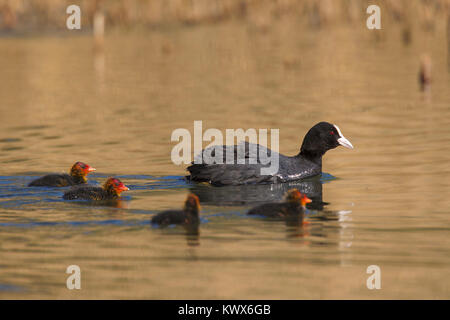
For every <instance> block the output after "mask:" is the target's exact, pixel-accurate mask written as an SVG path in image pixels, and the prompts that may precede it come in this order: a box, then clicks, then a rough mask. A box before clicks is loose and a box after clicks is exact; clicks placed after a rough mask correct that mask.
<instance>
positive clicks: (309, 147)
mask: <svg viewBox="0 0 450 320" xmlns="http://www.w3.org/2000/svg"><path fill="white" fill-rule="evenodd" d="M339 145H341V146H344V147H346V148H350V149H353V145H352V144H351V143H350V141H348V140H347V139H346V138H345V137H344V136H343V135H342V133H341V130H340V129H339V127H338V126H336V125H333V124H331V123H328V122H320V123H318V124H316V125H315V126H314V127H312V128H311V129H309V131H308V133H307V134H306V135H305V138H304V139H303V143H302V146H301V149H300V152H299V153H298V154H297V155H295V156H292V157H291V156H285V155H282V154H278V153H275V152H274V151H272V150H270V149H267V148H265V147H263V146H261V145H259V144H256V145H255V144H250V143H248V142H245V143H244V148H245V152H244V157H245V159H240V160H244V161H245V163H243V164H237V161H236V160H237V158H238V146H236V145H234V146H219V148H223V151H222V152H223V162H222V163H221V164H220V163H216V162H213V163H211V164H207V163H204V162H203V163H197V164H196V163H194V162H192V165H191V166H189V167H188V168H187V170H188V171H189V172H190V174H191V175H190V176H189V177H188V178H189V179H190V180H192V181H199V182H209V183H211V184H212V185H216V186H223V185H241V184H256V183H280V182H288V181H295V180H300V179H303V178H307V177H312V176H315V175H318V174H321V173H322V156H323V155H324V154H325V152H327V151H328V150H330V149H334V148H336V147H337V146H339ZM216 147H217V146H216ZM210 148H215V146H212V147H209V148H206V149H204V150H202V153H201V154H200V155H198V157H200V156H201V157H202V159H205V158H206V157H208V156H209V155H211V156H212V157H214V156H215V150H213V149H210ZM211 150H213V151H211ZM227 152H231V154H233V156H234V164H227V163H226V154H227ZM260 154H267V155H268V157H270V158H275V157H278V171H277V172H275V173H274V174H269V175H262V174H261V169H262V168H264V167H269V166H270V164H264V163H263V161H262V160H261V159H260Z"/></svg>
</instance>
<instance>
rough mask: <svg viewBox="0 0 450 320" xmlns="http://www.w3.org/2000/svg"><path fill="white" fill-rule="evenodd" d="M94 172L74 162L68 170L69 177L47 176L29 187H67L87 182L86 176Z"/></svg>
mask: <svg viewBox="0 0 450 320" xmlns="http://www.w3.org/2000/svg"><path fill="white" fill-rule="evenodd" d="M92 171H95V168H92V167H91V166H89V165H87V164H85V163H83V162H79V161H78V162H76V163H75V164H74V165H73V166H72V168H71V169H70V175H69V174H66V173H62V174H57V173H55V174H48V175H45V176H43V177H40V178H38V179H36V180H33V181H31V182H30V183H29V184H28V186H29V187H67V186H74V185H77V184H83V183H86V182H87V178H86V176H87V175H88V174H89V173H90V172H92Z"/></svg>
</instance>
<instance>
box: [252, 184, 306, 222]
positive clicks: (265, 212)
mask: <svg viewBox="0 0 450 320" xmlns="http://www.w3.org/2000/svg"><path fill="white" fill-rule="evenodd" d="M309 202H311V199H309V198H308V197H307V196H306V195H305V194H303V193H301V192H300V191H298V190H297V189H291V190H289V191H288V192H286V200H285V201H284V202H273V203H265V204H262V205H259V206H257V207H254V208H252V209H250V210H249V211H248V212H247V214H250V215H259V216H264V217H267V218H282V219H286V218H295V217H298V218H299V219H300V221H303V216H304V213H305V206H306V204H307V203H309Z"/></svg>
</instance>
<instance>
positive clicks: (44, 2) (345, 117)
mask: <svg viewBox="0 0 450 320" xmlns="http://www.w3.org/2000/svg"><path fill="white" fill-rule="evenodd" d="M71 4H76V5H79V6H80V8H81V29H80V30H68V29H67V28H66V19H67V17H68V16H69V15H68V14H67V13H66V8H67V6H69V5H71ZM371 4H376V5H379V6H380V9H381V28H382V29H381V30H369V29H367V27H366V20H367V18H368V17H369V14H367V13H366V9H367V7H368V6H369V5H371ZM449 14H450V1H449V0H435V1H431V0H429V1H422V0H414V1H406V0H403V1H402V0H397V1H395V0H391V1H387V0H385V1H381V0H380V1H375V2H374V1H358V0H353V1H352V0H333V1H331V0H278V1H275V0H273V1H268V0H222V1H219V0H217V1H216V0H164V1H163V0H148V1H146V0H135V1H133V0H128V1H119V0H109V1H93V0H92V1H90V0H85V1H75V0H73V1H61V0H59V1H58V0H40V1H37V0H36V1H32V0H29V1H26V0H10V1H8V0H0V83H1V88H0V119H1V120H2V123H1V126H0V298H44V299H52V298H138V299H140V298H155V299H170V298H180V299H183V298H191V299H196V298H202V299H208V298H228V299H230V298H238V299H274V298H277V299H281V298H289V299H310V298H316V299H320V298H360V299H369V298H395V299H410V298H411V299H417V298H425V299H433V298H447V299H448V298H450V281H449V279H450V268H449V266H450V240H449V239H450V237H449V236H450V215H449V214H450V212H449V208H450V200H449V197H448V194H449V193H450V183H449V181H450V170H449V167H448V163H449V162H450V125H449V120H448V119H450V108H449V107H450V91H449V87H450V72H449V71H450V53H449V51H450V18H449ZM194 120H202V121H203V129H204V130H206V129H208V128H217V129H220V130H225V129H227V128H233V129H237V128H244V129H248V128H277V129H280V152H281V153H284V154H287V155H294V154H296V153H298V151H299V148H300V145H301V142H302V139H303V136H304V134H305V133H306V132H307V130H308V129H309V128H310V127H312V126H313V125H314V124H315V123H317V122H319V121H329V122H331V123H335V124H337V125H338V126H339V127H340V129H341V131H342V133H343V134H344V135H345V136H346V137H347V138H348V139H349V140H350V141H351V142H352V143H353V145H354V146H355V149H354V150H348V149H344V148H337V149H335V150H331V151H329V152H328V153H327V154H326V155H325V157H324V162H323V171H324V175H323V176H322V177H321V179H318V180H317V179H316V180H315V181H310V182H306V183H304V184H300V185H298V187H299V188H301V189H302V190H310V191H311V192H314V195H315V196H317V197H319V196H320V198H323V201H325V202H327V203H328V205H327V206H325V208H322V209H319V210H309V211H308V215H307V216H308V220H309V221H310V222H311V223H310V225H308V226H307V227H305V228H303V227H302V228H296V229H295V228H294V230H292V228H291V227H287V226H286V225H284V224H283V223H271V222H268V221H261V220H258V219H253V218H248V217H247V216H246V215H245V212H246V210H248V209H249V207H251V205H252V201H253V200H255V199H259V200H260V199H261V198H263V199H265V200H267V199H272V200H279V199H281V197H282V194H283V191H284V189H283V188H279V187H277V186H269V187H268V188H267V189H264V188H254V187H246V188H245V187H243V188H238V189H236V188H227V187H224V188H212V187H208V186H196V185H192V184H189V183H187V182H186V181H185V180H183V177H184V176H185V175H186V174H187V172H186V171H185V166H184V165H182V166H176V165H174V164H173V163H172V162H171V160H170V152H171V149H172V148H173V146H174V145H175V143H174V142H171V141H170V137H171V134H172V131H173V130H175V129H177V128H187V129H188V130H190V131H191V132H192V130H193V122H194ZM204 146H206V143H205V144H204ZM75 161H83V162H86V163H88V164H89V165H92V166H94V167H95V168H97V170H98V171H97V172H96V173H95V174H93V175H90V183H93V184H99V183H102V182H103V181H104V180H105V178H106V177H108V176H110V175H115V176H118V177H120V179H121V180H122V181H123V182H124V183H125V184H126V185H128V186H129V187H130V189H131V191H130V192H128V193H127V194H126V195H125V196H124V200H123V201H122V202H120V203H119V204H118V205H117V206H93V205H82V204H79V203H67V202H64V201H62V200H61V196H62V194H63V191H64V190H61V189H47V188H44V189H39V188H27V187H26V185H27V183H28V182H29V181H31V179H33V178H35V177H36V176H39V175H43V174H46V173H50V172H67V171H68V170H69V168H70V167H71V166H72V164H73V163H74V162H75ZM188 192H194V193H196V194H198V195H199V196H200V199H201V201H202V208H203V209H202V219H203V220H202V225H201V227H200V236H199V237H198V238H197V239H194V240H192V239H190V238H189V237H187V235H186V234H185V233H184V231H183V230H182V229H178V228H169V229H168V230H158V229H152V228H151V227H150V225H149V221H150V218H151V217H152V215H154V214H155V213H156V212H158V211H159V210H163V209H174V208H181V206H182V203H183V201H184V199H185V197H186V194H187V193H188ZM71 264H76V265H79V266H80V268H81V272H82V289H81V290H73V291H71V290H68V289H67V288H66V286H65V283H66V282H65V281H66V277H67V276H68V275H67V274H66V273H65V270H66V268H67V266H69V265H71ZM373 264H375V265H379V266H380V268H381V272H382V289H381V290H368V289H367V287H366V279H367V277H368V276H369V275H368V274H366V268H367V267H368V266H369V265H373Z"/></svg>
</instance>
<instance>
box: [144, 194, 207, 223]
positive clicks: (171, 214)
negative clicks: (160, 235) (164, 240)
mask: <svg viewBox="0 0 450 320" xmlns="http://www.w3.org/2000/svg"><path fill="white" fill-rule="evenodd" d="M199 211H200V202H199V200H198V197H197V196H196V195H195V194H193V193H191V194H189V195H188V196H187V199H186V201H185V202H184V208H183V210H167V211H163V212H161V213H158V214H157V215H156V216H154V217H153V218H152V224H155V225H159V226H168V225H171V224H183V225H198V224H199V218H198V213H199Z"/></svg>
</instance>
